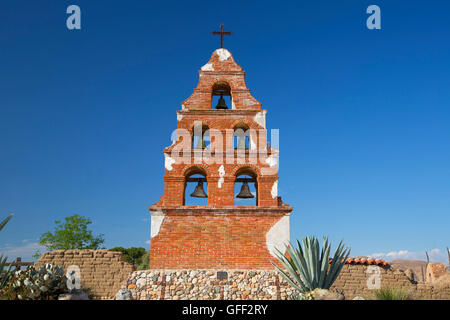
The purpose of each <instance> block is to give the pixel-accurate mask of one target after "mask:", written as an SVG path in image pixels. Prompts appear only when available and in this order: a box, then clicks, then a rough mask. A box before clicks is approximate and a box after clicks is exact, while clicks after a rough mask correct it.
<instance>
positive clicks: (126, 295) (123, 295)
mask: <svg viewBox="0 0 450 320" xmlns="http://www.w3.org/2000/svg"><path fill="white" fill-rule="evenodd" d="M114 300H133V294H132V292H131V290H129V289H120V290H119V291H118V292H117V293H116V296H115V297H114Z"/></svg>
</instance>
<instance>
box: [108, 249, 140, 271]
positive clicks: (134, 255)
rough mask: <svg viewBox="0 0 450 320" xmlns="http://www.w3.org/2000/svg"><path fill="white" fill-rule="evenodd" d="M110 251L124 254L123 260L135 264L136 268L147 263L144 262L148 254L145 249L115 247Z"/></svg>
mask: <svg viewBox="0 0 450 320" xmlns="http://www.w3.org/2000/svg"><path fill="white" fill-rule="evenodd" d="M109 250H110V251H117V252H122V254H123V258H124V259H125V260H126V261H128V262H129V263H132V264H134V265H135V266H136V267H137V266H139V265H140V264H142V263H143V262H145V261H143V260H142V258H143V256H144V255H145V254H146V252H147V250H145V248H136V247H131V248H123V247H115V248H112V249H109Z"/></svg>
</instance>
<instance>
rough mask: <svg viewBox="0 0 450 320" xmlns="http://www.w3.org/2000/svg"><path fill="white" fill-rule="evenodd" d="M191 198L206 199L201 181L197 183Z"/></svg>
mask: <svg viewBox="0 0 450 320" xmlns="http://www.w3.org/2000/svg"><path fill="white" fill-rule="evenodd" d="M191 197H196V198H208V195H207V194H206V193H205V190H203V181H199V182H198V184H197V186H196V187H195V190H194V192H192V194H191Z"/></svg>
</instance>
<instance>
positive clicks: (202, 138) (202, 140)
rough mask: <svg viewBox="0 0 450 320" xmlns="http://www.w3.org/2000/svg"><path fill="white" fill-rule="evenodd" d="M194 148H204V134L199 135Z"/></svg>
mask: <svg viewBox="0 0 450 320" xmlns="http://www.w3.org/2000/svg"><path fill="white" fill-rule="evenodd" d="M196 149H206V142H205V136H204V135H201V136H200V137H199V139H198V142H197V148H196Z"/></svg>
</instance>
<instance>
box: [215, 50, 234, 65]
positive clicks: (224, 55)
mask: <svg viewBox="0 0 450 320" xmlns="http://www.w3.org/2000/svg"><path fill="white" fill-rule="evenodd" d="M215 53H216V54H217V55H218V56H219V61H220V62H223V61H226V60H228V59H229V58H230V57H231V53H230V51H228V50H227V49H224V48H220V49H217V50H216V51H215Z"/></svg>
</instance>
